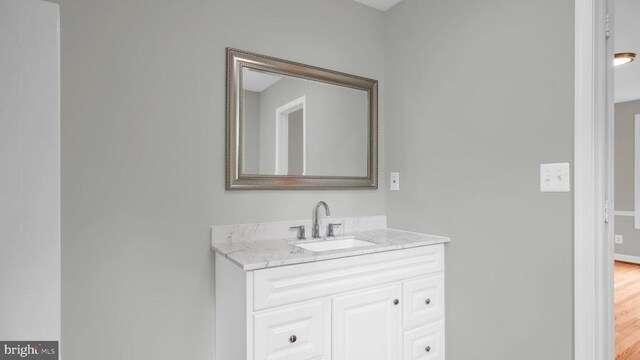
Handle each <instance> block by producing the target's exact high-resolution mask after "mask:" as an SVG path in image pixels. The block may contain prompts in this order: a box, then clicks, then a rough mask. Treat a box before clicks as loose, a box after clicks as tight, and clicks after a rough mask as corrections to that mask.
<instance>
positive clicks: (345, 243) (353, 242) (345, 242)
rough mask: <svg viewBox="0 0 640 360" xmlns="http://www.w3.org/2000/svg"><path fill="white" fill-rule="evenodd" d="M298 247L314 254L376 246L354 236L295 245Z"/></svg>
mask: <svg viewBox="0 0 640 360" xmlns="http://www.w3.org/2000/svg"><path fill="white" fill-rule="evenodd" d="M294 245H295V246H297V247H301V248H303V249H307V250H310V251H313V252H322V251H331V250H341V249H350V248H357V247H365V246H372V245H375V244H374V243H372V242H369V241H364V240H360V239H357V238H355V237H353V236H344V237H338V238H332V239H331V240H320V241H315V242H309V243H303V244H294Z"/></svg>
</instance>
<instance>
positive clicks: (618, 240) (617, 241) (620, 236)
mask: <svg viewBox="0 0 640 360" xmlns="http://www.w3.org/2000/svg"><path fill="white" fill-rule="evenodd" d="M614 241H615V243H616V244H622V235H616V236H615V240H614Z"/></svg>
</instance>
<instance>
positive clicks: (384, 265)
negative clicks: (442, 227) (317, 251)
mask: <svg viewBox="0 0 640 360" xmlns="http://www.w3.org/2000/svg"><path fill="white" fill-rule="evenodd" d="M443 268H444V246H443V245H432V246H423V247H416V248H411V249H403V250H395V251H387V252H382V253H375V254H370V255H361V256H353V257H347V258H340V259H332V260H326V261H316V262H311V263H305V264H298V265H289V266H281V267H276V268H270V269H263V270H256V271H254V275H253V284H254V285H253V288H254V310H262V309H267V308H270V307H275V306H282V305H286V304H292V303H297V302H300V301H305V300H312V299H317V298H321V297H325V296H330V295H334V294H339V293H344V292H348V291H352V290H357V289H362V288H366V287H371V286H375V285H380V284H384V283H389V282H395V281H402V280H404V279H410V278H415V277H419V276H424V275H428V274H433V273H437V272H441V271H443Z"/></svg>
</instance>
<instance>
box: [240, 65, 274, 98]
mask: <svg viewBox="0 0 640 360" xmlns="http://www.w3.org/2000/svg"><path fill="white" fill-rule="evenodd" d="M280 79H282V78H281V77H280V76H275V75H271V74H266V73H263V72H259V71H253V70H247V69H246V68H245V69H244V71H243V72H242V88H243V89H245V90H249V91H254V92H258V93H260V92H263V91H264V90H265V89H266V88H268V87H269V86H271V85H273V84H275V83H277V82H278V81H280Z"/></svg>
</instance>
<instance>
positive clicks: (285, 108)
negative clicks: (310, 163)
mask: <svg viewBox="0 0 640 360" xmlns="http://www.w3.org/2000/svg"><path fill="white" fill-rule="evenodd" d="M298 110H302V175H307V96H306V95H303V96H301V97H299V98H297V99H295V100H292V101H290V102H288V103H286V104H284V105H282V106H280V107H278V108H277V109H276V149H275V155H276V156H275V157H276V159H275V167H276V168H275V174H276V175H287V174H289V152H288V151H289V114H291V113H293V112H296V111H298Z"/></svg>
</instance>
